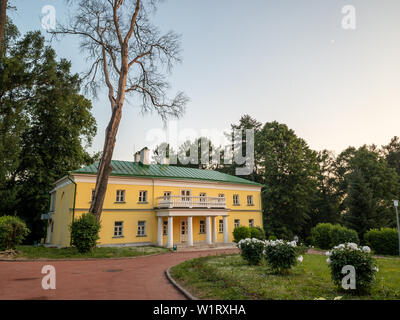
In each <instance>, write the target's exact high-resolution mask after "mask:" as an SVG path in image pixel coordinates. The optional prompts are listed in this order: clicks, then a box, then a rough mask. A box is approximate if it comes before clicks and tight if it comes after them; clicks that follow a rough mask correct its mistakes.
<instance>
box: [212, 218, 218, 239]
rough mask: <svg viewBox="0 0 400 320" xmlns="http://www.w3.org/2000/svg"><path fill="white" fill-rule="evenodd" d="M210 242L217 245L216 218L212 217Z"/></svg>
mask: <svg viewBox="0 0 400 320" xmlns="http://www.w3.org/2000/svg"><path fill="white" fill-rule="evenodd" d="M212 239H213V240H212V241H213V243H214V244H216V243H217V217H212Z"/></svg>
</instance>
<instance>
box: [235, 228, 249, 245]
mask: <svg viewBox="0 0 400 320" xmlns="http://www.w3.org/2000/svg"><path fill="white" fill-rule="evenodd" d="M250 237H251V231H250V228H249V227H246V226H240V227H237V228H235V229H234V230H233V241H234V242H236V243H239V241H240V240H243V239H247V238H250Z"/></svg>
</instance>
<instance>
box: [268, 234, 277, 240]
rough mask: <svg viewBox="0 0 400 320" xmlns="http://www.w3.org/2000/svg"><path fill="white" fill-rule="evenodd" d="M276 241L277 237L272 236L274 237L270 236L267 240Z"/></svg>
mask: <svg viewBox="0 0 400 320" xmlns="http://www.w3.org/2000/svg"><path fill="white" fill-rule="evenodd" d="M276 239H277V237H276V236H274V235H270V236H269V237H268V240H276Z"/></svg>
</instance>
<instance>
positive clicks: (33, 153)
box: [0, 17, 98, 242]
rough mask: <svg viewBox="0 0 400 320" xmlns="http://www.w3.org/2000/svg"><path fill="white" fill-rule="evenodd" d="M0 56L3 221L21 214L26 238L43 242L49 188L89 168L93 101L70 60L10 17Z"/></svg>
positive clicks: (93, 129)
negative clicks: (43, 216)
mask: <svg viewBox="0 0 400 320" xmlns="http://www.w3.org/2000/svg"><path fill="white" fill-rule="evenodd" d="M4 29H5V32H4V37H3V38H2V39H0V42H1V43H2V46H1V51H0V53H1V54H0V199H1V201H0V216H3V215H15V216H19V217H21V218H22V219H23V220H25V222H26V223H27V225H28V227H29V229H30V230H31V232H30V234H29V236H28V238H27V241H28V242H32V241H34V240H39V239H40V238H42V237H44V231H45V226H46V225H45V222H44V221H42V220H41V219H40V216H41V214H43V213H47V212H48V210H49V191H50V190H51V189H52V184H53V183H54V182H55V181H56V180H57V179H59V178H60V177H62V176H65V175H67V174H68V172H69V171H70V170H74V169H77V168H79V167H81V166H82V165H85V164H89V163H92V162H93V161H94V160H95V159H96V158H97V157H98V155H94V156H92V155H90V154H88V152H87V151H86V149H87V147H88V146H90V144H91V142H92V139H93V137H94V136H95V134H96V130H97V128H96V121H95V119H94V117H93V116H92V114H91V109H92V104H91V102H90V101H89V100H88V99H86V98H85V97H84V96H83V95H81V94H80V91H81V90H80V87H81V79H80V78H79V76H78V75H76V74H72V73H71V71H70V69H71V63H70V62H69V61H67V60H65V59H57V57H56V54H55V51H54V50H53V49H52V48H51V47H50V46H48V45H46V43H45V39H44V38H43V36H42V35H41V34H40V32H39V31H36V32H28V33H27V34H26V35H24V36H21V35H20V33H19V32H18V29H17V27H16V26H15V25H14V24H13V23H12V21H11V19H10V18H9V17H7V19H6V22H5V28H4Z"/></svg>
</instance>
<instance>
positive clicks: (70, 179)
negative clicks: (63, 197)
mask: <svg viewBox="0 0 400 320" xmlns="http://www.w3.org/2000/svg"><path fill="white" fill-rule="evenodd" d="M67 178H68V180H69V181H71V182H72V183H73V184H74V204H73V206H72V222H74V220H75V203H76V186H77V185H76V182H75V181H74V180H72V178H71V172H68V177H67ZM71 244H72V239H70V245H71Z"/></svg>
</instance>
